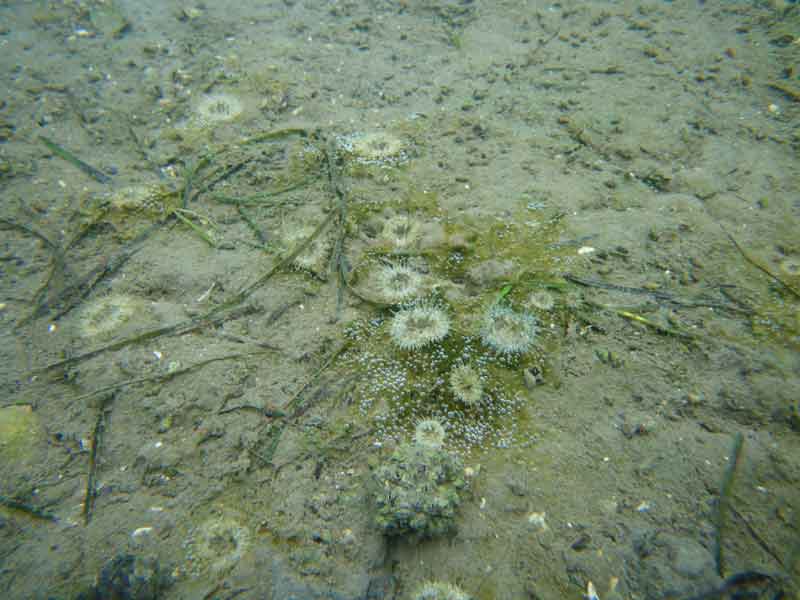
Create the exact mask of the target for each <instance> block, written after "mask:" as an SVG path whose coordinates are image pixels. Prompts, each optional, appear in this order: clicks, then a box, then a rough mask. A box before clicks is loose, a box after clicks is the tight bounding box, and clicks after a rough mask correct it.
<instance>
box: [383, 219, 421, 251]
mask: <svg viewBox="0 0 800 600" xmlns="http://www.w3.org/2000/svg"><path fill="white" fill-rule="evenodd" d="M420 233H421V227H420V224H419V221H417V220H416V219H414V218H412V217H409V216H406V215H396V216H394V217H391V218H389V219H387V220H386V222H385V223H384V225H383V235H382V237H383V239H385V240H386V241H387V242H389V243H390V244H391V245H392V246H394V247H395V248H398V249H400V250H404V249H408V248H411V247H412V246H413V245H414V244H415V243H416V242H417V240H418V239H419V237H420Z"/></svg>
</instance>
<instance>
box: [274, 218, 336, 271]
mask: <svg viewBox="0 0 800 600" xmlns="http://www.w3.org/2000/svg"><path fill="white" fill-rule="evenodd" d="M315 231H316V227H314V226H313V225H303V226H301V227H299V228H297V229H294V230H290V231H289V232H288V233H287V235H286V238H285V239H286V244H287V245H288V246H289V251H290V252H294V249H295V248H297V246H298V245H299V244H302V243H304V242H305V241H306V239H308V237H309V236H311V235H313V233H314V232H315ZM330 251H331V240H330V237H329V236H327V235H325V233H322V234H320V235H318V236H317V237H316V238H315V239H313V240H311V243H309V245H308V246H306V247H305V248H304V249H303V251H302V252H301V253H300V254H298V255H297V256H295V257H294V260H293V261H292V264H294V266H295V267H297V268H298V269H303V270H305V271H311V272H314V273H316V272H317V271H320V270H323V269H324V267H325V263H326V262H327V260H328V257H329V256H330Z"/></svg>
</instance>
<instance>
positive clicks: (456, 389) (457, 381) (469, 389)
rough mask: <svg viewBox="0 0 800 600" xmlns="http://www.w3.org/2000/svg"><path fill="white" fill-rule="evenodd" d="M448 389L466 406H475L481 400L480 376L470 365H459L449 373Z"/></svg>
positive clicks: (481, 385)
mask: <svg viewBox="0 0 800 600" xmlns="http://www.w3.org/2000/svg"><path fill="white" fill-rule="evenodd" d="M450 389H451V390H452V392H453V395H454V396H455V397H456V398H458V399H459V400H460V401H461V402H463V403H464V404H466V405H467V406H476V405H477V404H478V403H480V401H481V399H482V398H483V382H482V381H481V374H480V373H479V372H478V370H477V369H475V367H473V366H471V365H466V364H464V365H459V366H457V367H455V368H453V370H452V371H450Z"/></svg>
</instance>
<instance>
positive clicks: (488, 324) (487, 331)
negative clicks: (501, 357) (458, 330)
mask: <svg viewBox="0 0 800 600" xmlns="http://www.w3.org/2000/svg"><path fill="white" fill-rule="evenodd" d="M537 331H538V328H537V326H536V318H535V317H534V316H533V315H531V314H530V313H522V312H516V311H514V310H513V309H511V308H509V307H507V306H500V305H495V306H493V307H492V308H491V309H490V310H489V312H488V313H487V314H486V317H485V318H484V322H483V328H482V330H481V339H482V340H483V343H484V344H486V345H487V346H489V347H490V348H492V349H493V350H495V351H496V352H499V353H500V354H506V355H509V354H522V353H523V352H527V351H528V350H530V349H531V346H533V344H534V342H535V341H536V333H537Z"/></svg>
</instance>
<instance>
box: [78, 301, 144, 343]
mask: <svg viewBox="0 0 800 600" xmlns="http://www.w3.org/2000/svg"><path fill="white" fill-rule="evenodd" d="M141 308H142V307H141V303H140V302H139V301H138V300H136V299H135V298H133V297H131V296H126V295H124V294H111V295H110V296H103V297H102V298H98V299H97V300H94V301H93V302H91V303H89V304H87V305H86V307H85V308H84V309H83V310H82V311H81V315H80V322H81V330H82V334H83V337H87V338H91V337H105V336H109V335H113V334H114V333H115V332H116V331H117V330H118V329H119V328H120V327H122V326H123V325H124V324H125V323H127V322H128V321H129V320H130V319H131V317H132V316H133V315H134V314H135V313H136V311H137V310H140V309H141Z"/></svg>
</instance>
